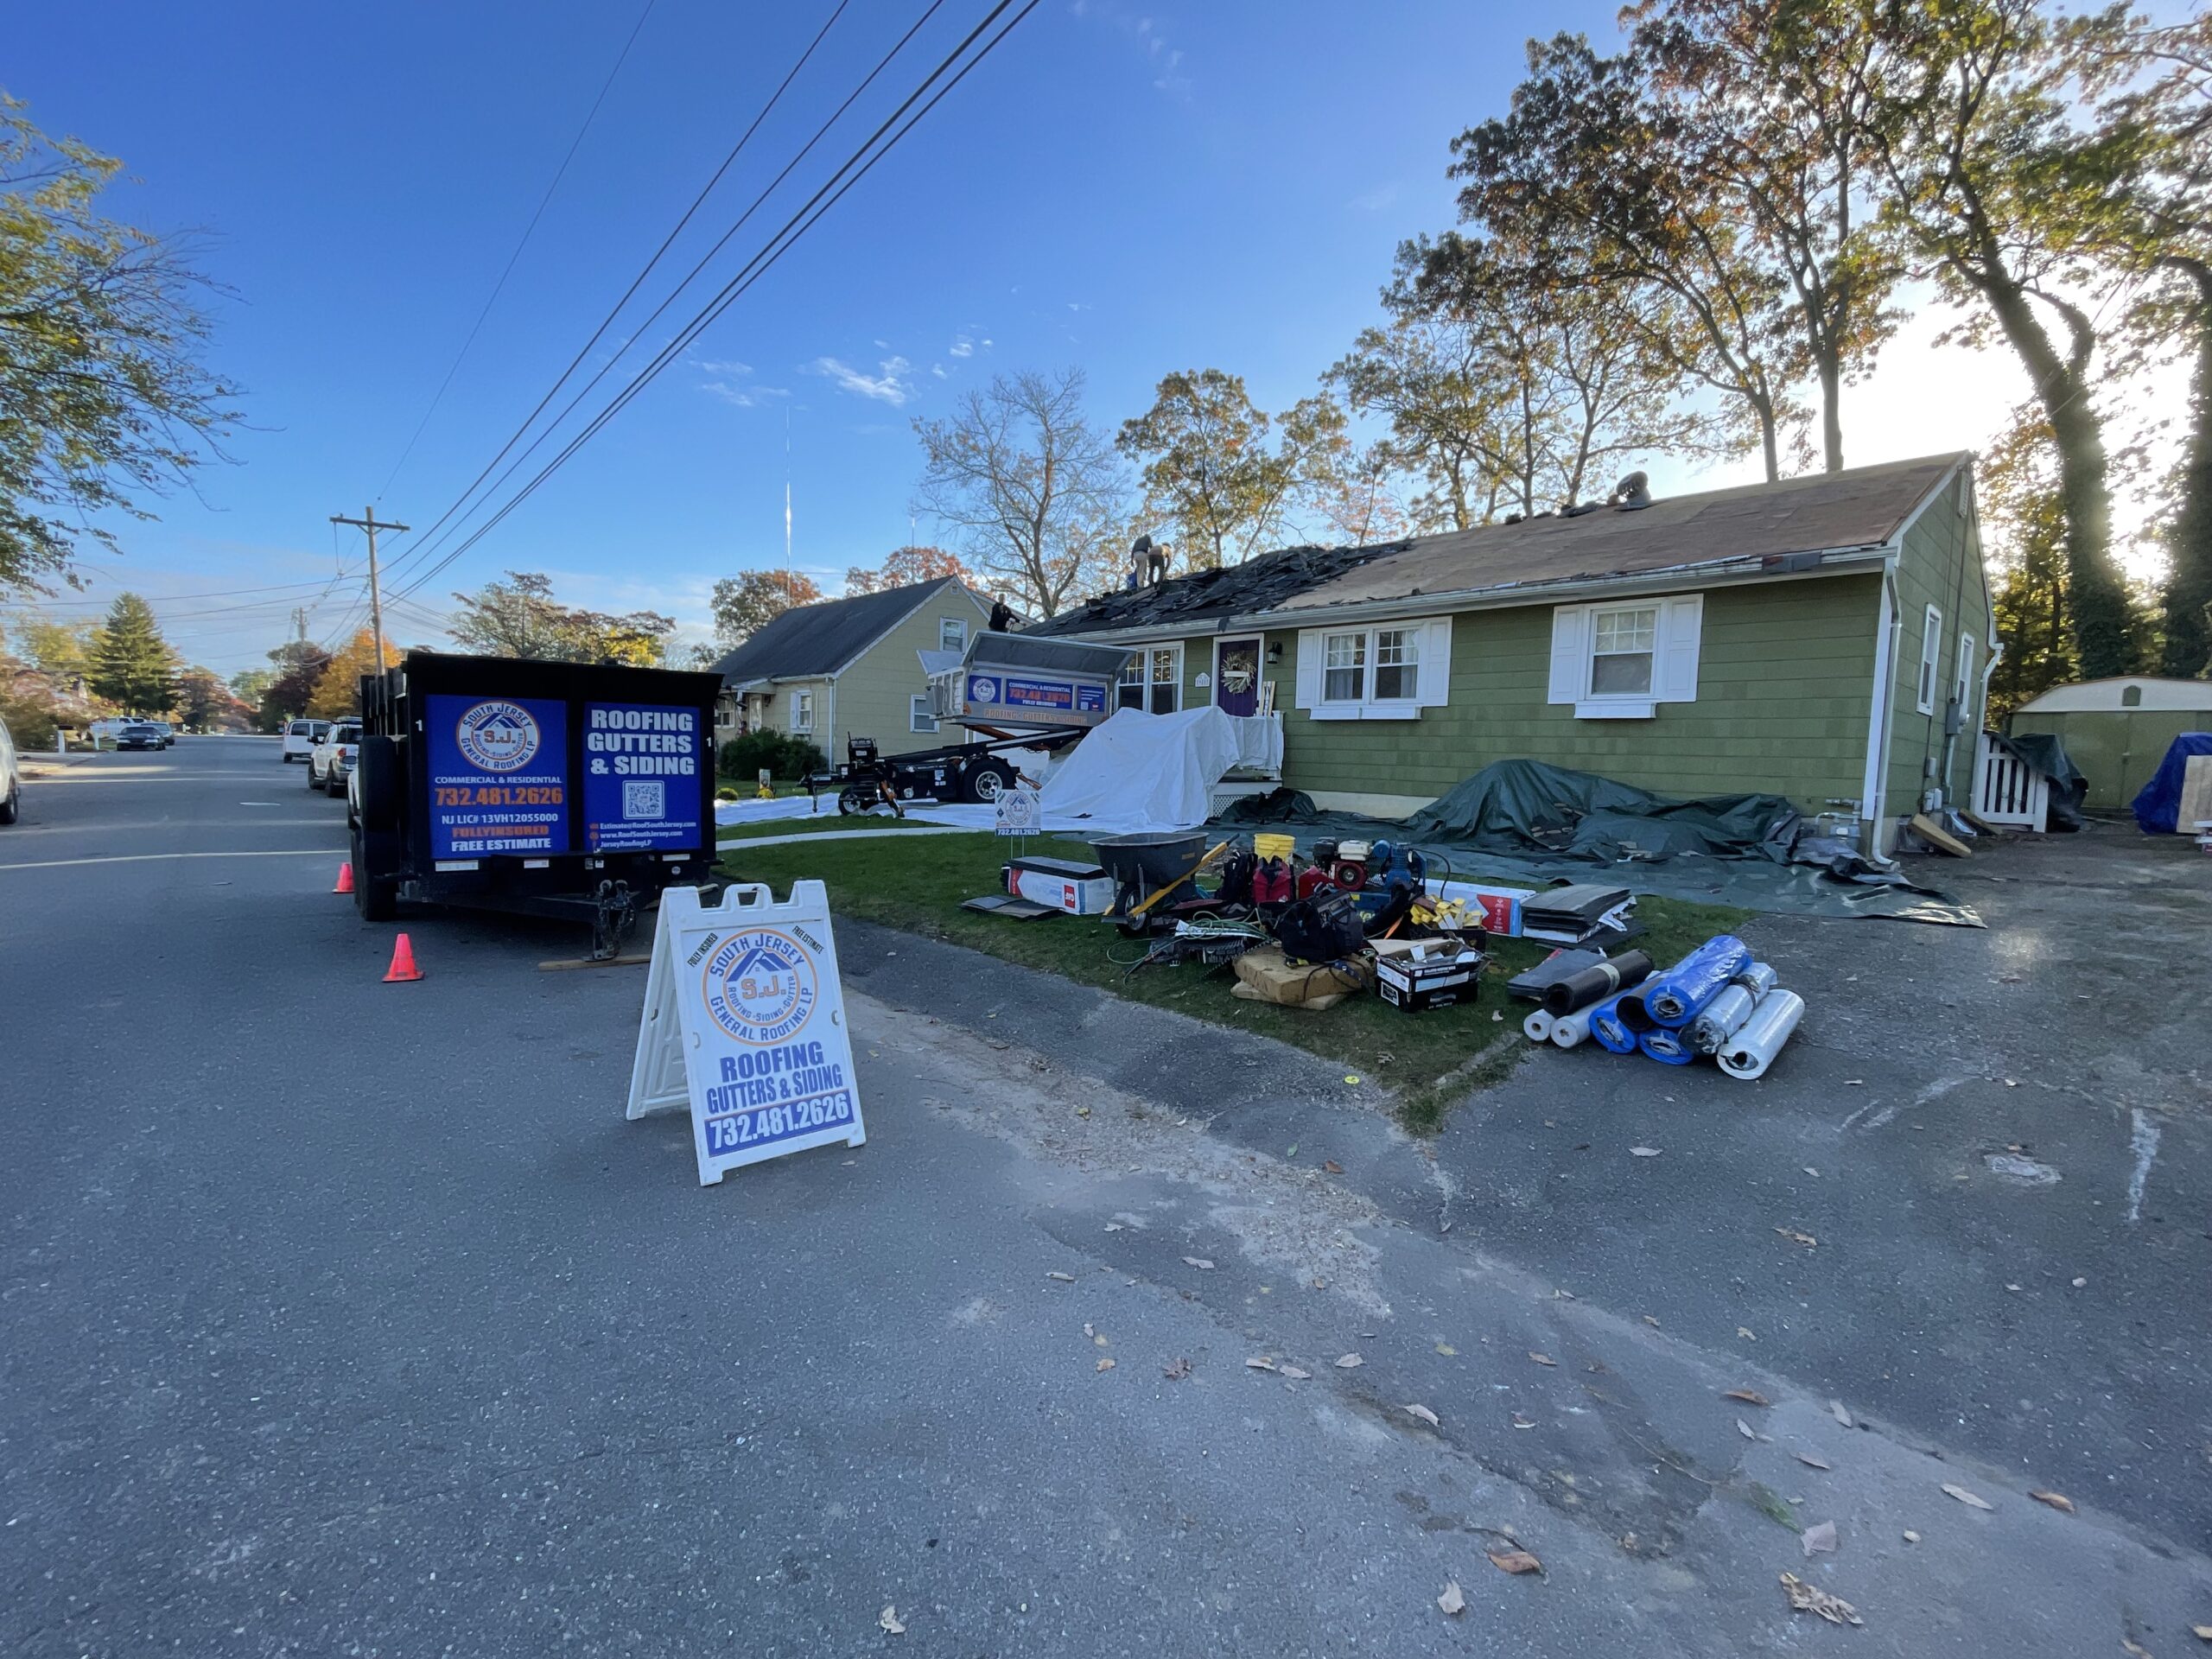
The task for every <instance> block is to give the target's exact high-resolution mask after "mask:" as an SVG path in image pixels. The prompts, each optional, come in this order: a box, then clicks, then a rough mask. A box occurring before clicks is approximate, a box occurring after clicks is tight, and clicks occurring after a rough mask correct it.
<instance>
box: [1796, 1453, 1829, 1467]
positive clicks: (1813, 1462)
mask: <svg viewBox="0 0 2212 1659" xmlns="http://www.w3.org/2000/svg"><path fill="white" fill-rule="evenodd" d="M1796 1458H1797V1461H1798V1462H1800V1463H1802V1464H1803V1465H1805V1466H1806V1467H1807V1468H1808V1469H1833V1468H1834V1467H1835V1465H1834V1464H1832V1463H1827V1462H1824V1461H1822V1460H1821V1459H1819V1458H1816V1457H1815V1456H1814V1455H1813V1454H1812V1453H1811V1452H1798V1453H1796Z"/></svg>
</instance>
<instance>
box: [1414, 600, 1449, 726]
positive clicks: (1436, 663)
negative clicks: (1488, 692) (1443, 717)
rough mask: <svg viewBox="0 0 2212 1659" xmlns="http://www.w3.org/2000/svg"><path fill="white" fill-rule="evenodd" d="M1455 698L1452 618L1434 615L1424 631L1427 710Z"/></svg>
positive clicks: (1422, 701) (1423, 689) (1424, 705)
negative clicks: (1453, 687)
mask: <svg viewBox="0 0 2212 1659" xmlns="http://www.w3.org/2000/svg"><path fill="white" fill-rule="evenodd" d="M1451 700H1452V619H1451V618H1450V617H1448V616H1439V617H1432V618H1431V619H1430V620H1429V621H1428V624H1427V626H1426V627H1425V628H1424V629H1423V630H1422V632H1421V690H1420V695H1419V696H1417V697H1416V698H1415V701H1416V702H1419V703H1420V704H1421V707H1422V708H1424V709H1441V708H1442V707H1444V705H1445V704H1446V703H1447V702H1451Z"/></svg>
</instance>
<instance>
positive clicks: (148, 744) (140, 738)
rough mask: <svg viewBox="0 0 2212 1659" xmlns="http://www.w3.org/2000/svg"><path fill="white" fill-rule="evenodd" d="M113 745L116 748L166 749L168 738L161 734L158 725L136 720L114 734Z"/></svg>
mask: <svg viewBox="0 0 2212 1659" xmlns="http://www.w3.org/2000/svg"><path fill="white" fill-rule="evenodd" d="M115 747H117V748H118V749H166V748H167V747H168V739H167V738H166V737H164V736H163V735H162V728H160V727H158V726H156V725H154V724H153V723H152V722H151V721H143V720H138V721H132V722H131V723H130V725H128V726H125V727H124V728H123V729H122V730H121V731H119V732H118V733H117V734H115Z"/></svg>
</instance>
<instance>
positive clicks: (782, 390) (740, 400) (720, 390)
mask: <svg viewBox="0 0 2212 1659" xmlns="http://www.w3.org/2000/svg"><path fill="white" fill-rule="evenodd" d="M699 390H700V391H704V392H708V393H709V394H711V395H712V396H714V397H719V398H721V400H722V401H723V402H724V403H726V404H735V405H736V406H737V407H738V408H740V409H758V408H760V406H761V405H762V404H770V403H773V402H774V401H775V400H776V399H777V398H779V397H790V396H791V391H790V390H789V389H788V388H786V387H784V386H741V385H732V384H731V383H730V382H729V381H728V380H709V381H707V382H705V383H703V384H702V385H701V386H700V388H699Z"/></svg>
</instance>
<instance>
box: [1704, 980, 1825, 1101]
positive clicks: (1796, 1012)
mask: <svg viewBox="0 0 2212 1659" xmlns="http://www.w3.org/2000/svg"><path fill="white" fill-rule="evenodd" d="M1804 1017H1805V999H1804V998H1803V997H1802V996H1800V995H1797V993H1796V992H1795V991H1783V990H1774V991H1769V992H1768V993H1767V994H1766V995H1764V996H1763V997H1761V998H1760V999H1759V1005H1758V1007H1756V1008H1754V1009H1752V1010H1751V1018H1750V1019H1749V1020H1745V1022H1744V1024H1743V1027H1742V1028H1741V1029H1740V1030H1738V1032H1737V1033H1736V1034H1735V1035H1734V1036H1732V1037H1731V1038H1730V1039H1728V1040H1727V1041H1726V1042H1725V1043H1723V1044H1722V1045H1721V1046H1720V1052H1719V1055H1718V1056H1717V1057H1716V1058H1719V1062H1720V1069H1721V1070H1722V1071H1726V1073H1727V1074H1728V1075H1729V1076H1730V1077H1742V1078H1743V1079H1744V1080H1745V1081H1746V1082H1749V1081H1750V1080H1751V1079H1752V1078H1754V1077H1764V1076H1765V1075H1766V1069H1767V1067H1769V1066H1770V1065H1773V1064H1774V1057H1775V1056H1776V1055H1777V1054H1779V1053H1781V1052H1782V1046H1783V1044H1784V1043H1786V1042H1788V1041H1789V1033H1791V1032H1793V1031H1795V1030H1796V1029H1797V1022H1798V1021H1799V1020H1802V1019H1803V1018H1804Z"/></svg>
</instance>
